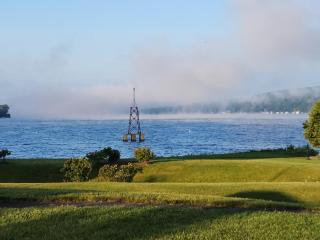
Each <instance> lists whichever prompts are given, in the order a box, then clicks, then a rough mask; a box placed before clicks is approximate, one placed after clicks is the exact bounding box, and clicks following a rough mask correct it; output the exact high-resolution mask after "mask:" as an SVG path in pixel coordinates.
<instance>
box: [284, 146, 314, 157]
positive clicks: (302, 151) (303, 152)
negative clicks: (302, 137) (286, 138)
mask: <svg viewBox="0 0 320 240" xmlns="http://www.w3.org/2000/svg"><path fill="white" fill-rule="evenodd" d="M285 150H286V151H287V152H289V153H295V154H297V155H300V156H317V155H318V154H319V153H318V151H317V150H315V149H313V148H310V146H309V145H306V146H302V147H295V146H293V145H289V146H288V147H287V148H286V149H285Z"/></svg>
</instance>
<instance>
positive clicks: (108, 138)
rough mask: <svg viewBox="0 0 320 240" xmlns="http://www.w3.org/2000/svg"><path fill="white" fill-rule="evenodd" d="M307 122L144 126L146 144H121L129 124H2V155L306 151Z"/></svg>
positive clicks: (258, 118)
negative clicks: (142, 149) (139, 149)
mask: <svg viewBox="0 0 320 240" xmlns="http://www.w3.org/2000/svg"><path fill="white" fill-rule="evenodd" d="M305 118H306V116H303V115H302V116H291V115H290V116H281V117H280V116H279V117H277V116H276V117H274V116H272V117H270V116H266V115H262V114H261V115H254V116H249V117H248V116H231V115H229V116H228V115H226V116H224V117H221V116H217V117H215V116H211V117H209V118H203V119H189V120H179V119H176V120H165V119H158V120H157V119H153V120H142V122H141V126H142V130H143V132H144V133H145V136H146V141H145V142H143V143H131V142H127V143H125V142H122V141H121V138H122V134H123V133H125V132H126V129H127V125H128V121H127V120H103V121H100V120H99V121H98V120H97V121H92V120H90V121H73V120H72V121H71V120H67V121H45V120H14V119H0V149H1V148H8V149H10V150H11V151H12V156H11V157H12V158H41V157H47V158H67V157H77V156H83V155H85V154H86V153H88V152H91V151H95V150H97V149H100V148H103V147H105V146H111V147H112V148H116V149H119V150H120V152H121V155H122V156H123V157H131V156H132V155H133V151H134V149H135V148H137V147H140V146H148V147H150V148H151V149H152V150H153V151H154V152H155V153H156V154H157V155H158V156H173V155H187V154H203V153H227V152H238V151H246V150H251V149H262V148H279V147H286V146H287V145H289V144H293V145H296V146H302V145H305V144H306V142H305V140H304V138H303V129H302V123H303V122H304V121H305Z"/></svg>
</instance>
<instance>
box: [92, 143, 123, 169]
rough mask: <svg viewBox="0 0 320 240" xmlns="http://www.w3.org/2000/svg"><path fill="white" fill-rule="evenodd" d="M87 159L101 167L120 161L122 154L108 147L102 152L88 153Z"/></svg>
mask: <svg viewBox="0 0 320 240" xmlns="http://www.w3.org/2000/svg"><path fill="white" fill-rule="evenodd" d="M86 157H87V158H88V159H90V160H91V161H92V163H93V164H94V165H98V166H99V165H103V164H110V163H116V162H117V161H119V159H120V152H119V151H118V150H116V149H112V148H111V147H108V148H104V149H102V150H100V151H95V152H91V153H88V154H87V155H86Z"/></svg>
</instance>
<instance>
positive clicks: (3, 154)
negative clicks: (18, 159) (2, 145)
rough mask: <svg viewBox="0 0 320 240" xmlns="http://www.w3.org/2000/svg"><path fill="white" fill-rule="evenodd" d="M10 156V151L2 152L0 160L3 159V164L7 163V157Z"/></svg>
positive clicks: (0, 152)
mask: <svg viewBox="0 0 320 240" xmlns="http://www.w3.org/2000/svg"><path fill="white" fill-rule="evenodd" d="M10 155H11V152H10V151H9V150H8V149H2V150H0V159H2V161H3V162H5V160H6V157H7V156H10Z"/></svg>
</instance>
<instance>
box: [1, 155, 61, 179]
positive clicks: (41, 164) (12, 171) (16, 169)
mask: <svg viewBox="0 0 320 240" xmlns="http://www.w3.org/2000/svg"><path fill="white" fill-rule="evenodd" d="M62 167H63V160H56V159H55V160H50V159H28V160H25V159H23V160H18V159H17V160H12V159H10V160H7V162H6V163H0V182H61V181H62V180H63V174H62V173H61V172H60V169H61V168H62Z"/></svg>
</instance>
